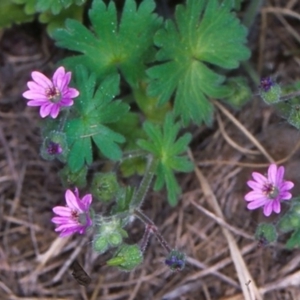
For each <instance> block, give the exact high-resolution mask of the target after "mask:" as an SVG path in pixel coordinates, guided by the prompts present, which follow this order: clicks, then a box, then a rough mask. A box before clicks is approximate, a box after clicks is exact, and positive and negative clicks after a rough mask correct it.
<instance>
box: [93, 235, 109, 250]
mask: <svg viewBox="0 0 300 300" xmlns="http://www.w3.org/2000/svg"><path fill="white" fill-rule="evenodd" d="M108 248H109V244H108V241H107V240H106V238H105V237H104V236H99V237H98V238H96V239H95V240H94V241H93V249H94V250H95V251H96V252H99V253H104V252H105V251H106V250H107V249H108Z"/></svg>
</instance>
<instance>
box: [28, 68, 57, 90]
mask: <svg viewBox="0 0 300 300" xmlns="http://www.w3.org/2000/svg"><path fill="white" fill-rule="evenodd" d="M31 77H32V79H33V80H34V81H35V82H36V83H37V84H38V85H40V86H42V87H43V88H45V89H47V88H50V87H52V86H53V84H52V81H51V80H50V79H49V78H47V77H46V76H45V75H44V74H42V73H40V72H37V71H34V72H32V73H31Z"/></svg>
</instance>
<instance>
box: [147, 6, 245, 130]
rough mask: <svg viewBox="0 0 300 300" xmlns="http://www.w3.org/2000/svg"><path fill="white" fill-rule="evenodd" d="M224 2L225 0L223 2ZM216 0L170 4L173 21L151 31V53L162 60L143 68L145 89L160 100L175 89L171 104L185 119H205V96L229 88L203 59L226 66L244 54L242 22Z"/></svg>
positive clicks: (226, 91)
mask: <svg viewBox="0 0 300 300" xmlns="http://www.w3.org/2000/svg"><path fill="white" fill-rule="evenodd" d="M224 3H226V2H224ZM224 3H222V4H219V2H218V1H217V0H210V1H205V0H189V1H187V5H186V6H183V5H179V6H178V7H177V9H176V14H175V22H174V21H172V20H168V21H166V23H165V27H164V28H163V29H160V30H159V31H158V32H157V34H156V35H155V39H154V41H155V44H156V45H157V46H158V47H160V50H159V51H158V53H157V55H156V58H157V60H158V61H160V62H162V63H161V64H160V65H158V66H154V67H152V68H150V69H149V70H148V72H147V73H148V75H149V76H150V79H151V82H150V85H149V88H148V92H149V95H151V96H158V97H160V104H163V103H165V102H167V101H169V100H170V98H171V97H172V95H173V94H175V100H174V102H175V103H174V110H175V114H176V115H180V116H181V118H182V121H183V123H184V124H185V125H187V124H188V123H189V122H190V121H193V122H195V123H197V124H200V123H201V122H202V121H205V122H206V123H209V122H210V121H211V117H212V104H211V103H210V102H209V100H208V99H207V97H217V98H223V97H225V96H226V95H229V94H230V90H229V89H228V88H226V87H224V86H222V83H223V82H224V80H225V77H224V76H221V75H219V74H217V73H216V72H215V71H212V70H211V69H210V68H209V67H208V65H207V64H206V63H209V64H212V65H215V66H218V67H222V68H226V69H232V68H236V67H237V66H238V65H239V62H240V61H241V60H244V59H247V58H248V57H249V50H248V49H247V48H246V47H245V45H244V44H245V42H246V33H247V31H246V28H245V27H243V26H242V25H241V24H240V23H239V21H238V19H236V18H235V16H234V15H233V14H232V13H231V12H230V9H231V5H226V4H224Z"/></svg>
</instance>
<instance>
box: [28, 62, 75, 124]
mask: <svg viewBox="0 0 300 300" xmlns="http://www.w3.org/2000/svg"><path fill="white" fill-rule="evenodd" d="M71 75H72V74H71V72H67V73H66V72H65V68H64V67H59V68H58V69H57V70H56V71H55V73H54V75H53V78H52V81H51V80H50V79H49V78H47V77H46V76H45V75H44V74H42V73H40V72H37V71H34V72H32V73H31V77H32V79H33V81H29V82H28V83H27V86H28V88H29V90H28V91H26V92H24V93H23V97H24V98H26V99H29V100H30V101H28V102H27V105H28V106H40V107H41V108H40V116H41V117H42V118H45V117H47V116H48V115H50V116H51V117H52V118H53V119H55V118H56V117H57V116H58V114H59V111H60V109H61V107H63V106H72V105H73V100H72V98H75V97H77V96H78V95H79V92H78V91H77V90H76V89H74V88H69V87H68V84H69V83H70V80H71Z"/></svg>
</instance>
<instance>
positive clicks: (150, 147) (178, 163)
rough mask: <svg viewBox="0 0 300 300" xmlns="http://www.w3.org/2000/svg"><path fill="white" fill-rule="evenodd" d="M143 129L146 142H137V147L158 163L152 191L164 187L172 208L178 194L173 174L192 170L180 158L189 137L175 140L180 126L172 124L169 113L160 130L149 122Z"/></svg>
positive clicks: (187, 163)
mask: <svg viewBox="0 0 300 300" xmlns="http://www.w3.org/2000/svg"><path fill="white" fill-rule="evenodd" d="M143 127H144V130H145V132H146V134H147V135H148V140H139V141H138V145H139V146H140V147H141V148H142V149H144V150H146V151H148V152H150V153H152V154H153V155H154V157H155V159H156V160H157V161H158V165H157V168H156V173H155V174H156V181H155V184H154V189H155V190H160V189H161V188H163V186H164V185H166V187H167V191H168V201H169V203H170V204H171V205H173V206H174V205H176V204H177V200H178V199H177V198H178V195H179V194H180V187H179V185H178V183H177V181H176V178H175V176H174V172H175V171H179V172H190V171H191V170H192V169H193V164H192V163H191V162H190V161H189V160H188V159H187V157H186V156H180V154H182V153H183V152H185V151H186V150H187V146H188V144H189V142H190V141H191V135H190V134H189V133H185V134H184V135H183V136H182V137H181V138H179V139H178V140H176V138H177V135H178V132H179V129H180V124H179V123H175V122H174V117H173V116H172V114H170V113H169V114H168V115H167V116H166V119H165V122H164V124H163V128H162V129H161V128H160V126H159V125H154V124H153V123H151V122H145V124H144V126H143Z"/></svg>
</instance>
